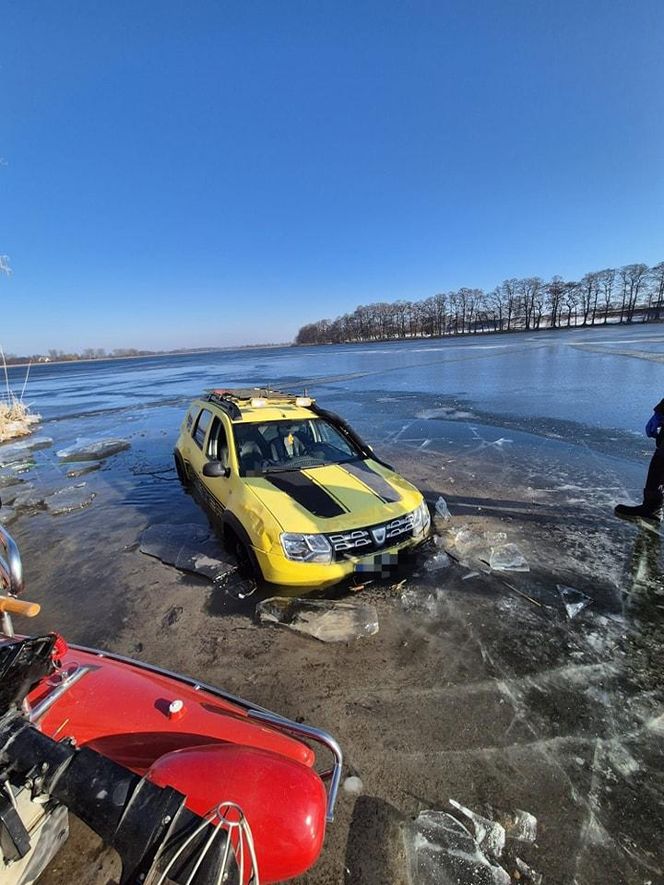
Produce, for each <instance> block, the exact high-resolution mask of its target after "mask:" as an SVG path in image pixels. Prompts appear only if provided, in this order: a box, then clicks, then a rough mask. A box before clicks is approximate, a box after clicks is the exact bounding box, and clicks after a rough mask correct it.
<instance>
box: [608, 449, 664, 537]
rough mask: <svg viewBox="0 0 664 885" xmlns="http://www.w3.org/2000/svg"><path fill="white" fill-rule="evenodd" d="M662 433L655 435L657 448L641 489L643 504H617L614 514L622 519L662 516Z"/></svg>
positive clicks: (663, 483)
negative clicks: (633, 505)
mask: <svg viewBox="0 0 664 885" xmlns="http://www.w3.org/2000/svg"><path fill="white" fill-rule="evenodd" d="M663 491H664V433H662V432H660V434H659V436H658V437H657V448H656V449H655V454H654V455H653V456H652V459H651V461H650V466H649V468H648V476H647V477H646V485H645V488H644V489H643V504H639V505H637V506H636V507H631V506H629V505H628V504H618V506H617V507H616V509H615V511H614V512H615V514H616V516H620V517H622V518H623V519H638V518H641V519H649V520H655V521H657V522H659V521H660V520H661V518H662V504H663V503H664V494H663Z"/></svg>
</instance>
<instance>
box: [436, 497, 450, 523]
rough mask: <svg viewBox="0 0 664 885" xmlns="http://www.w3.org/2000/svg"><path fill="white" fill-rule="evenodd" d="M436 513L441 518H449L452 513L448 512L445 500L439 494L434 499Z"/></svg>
mask: <svg viewBox="0 0 664 885" xmlns="http://www.w3.org/2000/svg"><path fill="white" fill-rule="evenodd" d="M436 514H437V515H438V516H440V518H441V519H451V518H452V514H451V513H450V510H449V507H448V506H447V501H446V500H445V498H443V496H442V495H441V496H440V497H439V498H438V500H437V501H436Z"/></svg>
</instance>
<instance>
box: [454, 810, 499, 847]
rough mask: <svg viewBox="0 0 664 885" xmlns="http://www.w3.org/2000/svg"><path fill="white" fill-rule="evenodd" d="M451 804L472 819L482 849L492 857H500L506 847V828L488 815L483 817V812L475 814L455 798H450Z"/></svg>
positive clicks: (476, 837)
mask: <svg viewBox="0 0 664 885" xmlns="http://www.w3.org/2000/svg"><path fill="white" fill-rule="evenodd" d="M450 805H451V806H452V808H456V810H457V811H459V812H461V814H463V815H464V816H465V817H467V818H468V820H470V821H472V824H473V828H474V831H475V839H476V841H477V843H478V845H479V846H480V848H481V849H482V851H484V853H485V854H490V855H491V857H500V856H501V854H502V853H503V849H504V848H505V828H504V827H503V826H502V824H499V823H498V821H495V820H490V818H488V817H482V815H481V814H475V812H474V811H471V810H470V808H466V807H465V805H461V804H460V803H459V802H456V801H455V800H454V799H450Z"/></svg>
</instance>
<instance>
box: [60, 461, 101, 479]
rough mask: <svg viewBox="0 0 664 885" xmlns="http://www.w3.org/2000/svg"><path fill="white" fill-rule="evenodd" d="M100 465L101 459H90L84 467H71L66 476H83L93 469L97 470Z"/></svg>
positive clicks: (72, 477) (73, 477)
mask: <svg viewBox="0 0 664 885" xmlns="http://www.w3.org/2000/svg"><path fill="white" fill-rule="evenodd" d="M101 466H102V462H101V461H91V462H90V463H89V464H86V465H85V466H84V467H72V469H71V470H68V471H67V476H68V477H70V478H71V479H75V478H76V477H77V476H85V474H86V473H93V472H94V471H95V470H99V468H100V467H101Z"/></svg>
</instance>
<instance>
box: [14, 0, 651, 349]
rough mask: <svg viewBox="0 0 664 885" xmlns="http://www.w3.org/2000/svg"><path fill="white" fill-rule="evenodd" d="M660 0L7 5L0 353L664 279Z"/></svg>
mask: <svg viewBox="0 0 664 885" xmlns="http://www.w3.org/2000/svg"><path fill="white" fill-rule="evenodd" d="M663 38H664V3H662V2H661V0H632V2H620V0H618V2H615V0H612V2H606V0H601V2H599V0H597V2H590V0H586V2H584V0H573V2H570V0H556V2H554V0H551V2H548V3H544V2H537V0H523V2H521V0H495V2H472V0H459V2H455V3H446V2H443V0H438V2H389V0H387V2H386V0H382V2H362V0H354V2H343V0H335V2H327V0H306V2H289V0H271V2H264V3H263V2H250V0H243V2H237V3H236V2H233V3H230V2H205V0H197V2H193V3H191V2H188V3H186V2H168V0H159V2H157V0H153V2H141V0H132V2H125V0H113V2H105V3H97V2H88V0H85V2H83V0H81V2H71V0H60V2H58V3H43V2H36V0H5V3H4V4H3V13H2V29H1V31H0V157H2V158H3V159H4V163H3V165H0V254H7V255H9V256H10V258H11V264H12V267H13V270H14V273H13V274H12V276H11V277H10V278H5V277H0V310H1V312H0V317H1V319H0V343H2V344H3V345H4V347H5V349H6V350H8V351H13V352H17V353H32V352H37V351H43V350H45V349H47V348H49V347H56V348H63V349H81V348H84V347H87V346H91V347H106V348H112V347H119V346H131V347H146V348H172V347H177V346H185V347H187V346H214V345H228V344H236V343H237V344H240V343H252V342H280V341H287V340H289V339H291V338H292V336H293V335H294V333H295V332H296V331H297V328H298V327H299V326H300V325H302V324H303V323H304V322H308V321H311V320H314V319H318V318H320V317H322V316H335V315H337V314H338V313H341V312H344V311H346V310H352V309H353V308H354V307H355V306H356V305H357V304H358V303H366V302H368V301H373V300H392V299H397V298H413V299H417V298H424V297H427V296H428V295H430V294H433V293H435V292H437V291H441V290H447V289H450V288H456V287H459V286H462V285H468V286H479V287H485V288H492V287H493V286H494V285H495V284H496V283H498V282H500V281H501V280H502V279H504V278H505V277H509V276H523V275H530V274H539V275H541V276H543V277H548V276H551V275H552V274H554V273H561V274H563V275H565V276H568V277H576V276H578V275H581V274H582V273H584V272H585V271H587V270H591V269H598V268H602V267H606V266H617V265H621V264H625V263H628V262H631V261H645V262H647V263H655V262H657V261H661V260H664V211H663V209H662V207H663V205H664V149H663V145H664V107H663V105H664V98H663V97H664V62H663V59H664V52H662V45H663V44H664V39H663Z"/></svg>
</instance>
